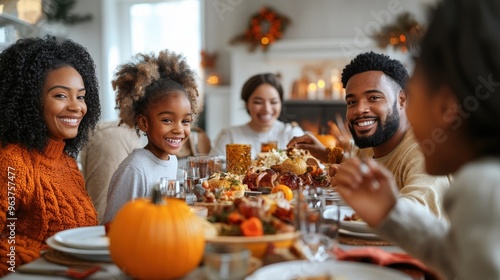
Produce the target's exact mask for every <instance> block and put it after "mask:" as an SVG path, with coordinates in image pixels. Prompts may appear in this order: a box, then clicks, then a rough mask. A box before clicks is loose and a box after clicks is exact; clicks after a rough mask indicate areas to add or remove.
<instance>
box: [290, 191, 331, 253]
mask: <svg viewBox="0 0 500 280" xmlns="http://www.w3.org/2000/svg"><path fill="white" fill-rule="evenodd" d="M295 197H296V202H295V203H296V205H295V208H294V211H295V213H294V217H295V226H296V228H297V229H298V230H299V231H300V240H299V244H300V245H301V247H302V252H303V253H304V255H305V256H306V257H307V259H309V260H310V261H325V260H327V259H334V258H335V255H334V250H335V248H336V247H337V244H338V243H337V240H338V239H337V237H338V229H339V223H340V221H339V219H338V215H339V212H338V207H337V206H335V205H330V206H326V200H325V194H324V193H323V190H322V189H321V188H314V187H309V186H304V187H300V188H299V190H298V192H297V194H296V196H295Z"/></svg>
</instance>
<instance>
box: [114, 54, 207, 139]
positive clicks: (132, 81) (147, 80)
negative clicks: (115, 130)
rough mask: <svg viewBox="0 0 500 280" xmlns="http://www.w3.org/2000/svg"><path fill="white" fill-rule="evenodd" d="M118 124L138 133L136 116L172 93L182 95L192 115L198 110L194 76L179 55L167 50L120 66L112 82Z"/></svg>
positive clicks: (138, 56) (199, 107)
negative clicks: (182, 93) (118, 118)
mask: <svg viewBox="0 0 500 280" xmlns="http://www.w3.org/2000/svg"><path fill="white" fill-rule="evenodd" d="M112 85H113V90H115V91H116V92H117V95H116V109H118V110H119V111H120V124H122V123H124V124H126V125H127V126H129V127H131V128H134V129H135V130H136V132H137V133H138V134H139V128H138V125H137V116H138V115H141V114H145V112H146V110H147V108H148V107H149V105H150V104H151V103H152V102H154V101H156V100H158V98H162V97H164V96H167V95H170V94H172V92H173V91H181V92H184V93H185V95H186V97H187V98H188V99H189V102H190V103H191V110H192V113H193V115H195V116H196V115H197V114H198V112H199V111H200V110H201V106H200V105H199V104H198V96H199V94H198V85H197V83H196V74H195V72H194V71H193V70H191V69H190V68H189V65H188V63H187V62H186V59H185V57H184V56H182V55H181V54H176V53H174V52H172V51H169V50H163V51H160V53H159V54H158V56H155V55H153V54H137V55H136V56H135V61H134V62H130V63H126V64H123V65H120V66H119V67H118V71H117V73H116V79H115V80H113V82H112Z"/></svg>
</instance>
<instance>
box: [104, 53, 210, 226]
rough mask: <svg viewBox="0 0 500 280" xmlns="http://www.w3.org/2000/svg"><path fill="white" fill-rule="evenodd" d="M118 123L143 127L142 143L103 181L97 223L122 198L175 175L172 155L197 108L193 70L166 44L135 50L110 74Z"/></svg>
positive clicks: (110, 215)
mask: <svg viewBox="0 0 500 280" xmlns="http://www.w3.org/2000/svg"><path fill="white" fill-rule="evenodd" d="M113 89H114V90H116V92H117V95H116V105H117V106H116V107H117V108H118V109H119V110H120V124H125V125H127V126H129V127H130V128H133V129H135V130H136V132H137V133H138V134H139V133H140V132H142V133H144V134H145V135H146V137H147V139H148V143H147V144H146V146H145V147H144V148H141V149H135V150H133V151H132V153H130V154H129V155H128V156H127V157H126V158H125V159H124V160H123V161H122V162H121V163H120V165H119V166H118V169H117V170H116V171H115V172H114V174H113V176H112V177H111V181H110V183H109V188H108V195H107V204H106V210H105V212H104V217H103V220H102V221H101V223H102V224H105V223H108V222H110V221H112V220H113V218H114V216H115V215H116V213H117V212H118V210H119V209H120V208H121V207H122V206H123V205H124V204H125V203H127V202H128V201H130V200H132V199H134V198H138V197H150V196H151V194H152V190H153V187H154V185H156V184H158V183H159V182H160V178H162V177H167V178H168V179H176V177H177V168H178V162H177V157H176V155H177V154H178V153H179V152H180V150H181V148H182V145H184V143H186V141H187V140H188V139H189V135H190V133H191V124H192V123H193V122H194V120H195V117H196V115H197V114H198V112H199V110H200V109H201V108H200V105H199V102H198V96H199V94H198V85H197V83H196V74H195V72H194V71H193V70H192V69H190V68H189V65H188V64H187V61H186V59H185V57H184V56H183V55H181V54H176V53H174V52H171V51H169V50H164V51H160V52H159V53H158V55H153V54H137V55H136V56H135V58H134V61H132V62H130V63H126V64H123V65H120V66H119V67H118V71H117V73H116V78H115V80H113Z"/></svg>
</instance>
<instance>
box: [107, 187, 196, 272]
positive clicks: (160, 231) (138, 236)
mask: <svg viewBox="0 0 500 280" xmlns="http://www.w3.org/2000/svg"><path fill="white" fill-rule="evenodd" d="M109 250H110V253H111V258H112V260H113V262H114V263H115V264H116V265H117V266H118V267H119V268H120V269H122V270H123V271H124V272H125V273H126V274H128V275H130V276H133V277H134V278H137V279H175V278H179V277H182V276H184V275H186V274H187V273H189V272H190V271H192V270H194V269H195V268H196V267H197V266H198V265H199V263H200V261H201V259H202V257H203V253H204V250H205V237H204V234H203V228H202V224H201V221H200V219H199V218H198V217H196V216H195V215H194V214H193V213H192V211H191V210H190V209H189V207H188V206H187V205H186V203H185V202H183V201H180V200H177V199H162V197H161V193H160V190H159V189H158V188H155V189H154V191H153V198H152V199H145V198H140V199H136V200H134V201H131V202H128V203H127V204H126V205H125V206H123V207H122V209H120V211H119V212H118V214H117V215H116V217H115V219H114V220H113V223H112V225H111V228H110V231H109Z"/></svg>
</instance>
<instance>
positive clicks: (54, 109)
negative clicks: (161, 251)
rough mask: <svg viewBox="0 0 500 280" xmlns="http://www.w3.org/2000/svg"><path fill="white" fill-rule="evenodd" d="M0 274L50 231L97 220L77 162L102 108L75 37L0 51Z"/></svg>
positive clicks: (34, 251) (37, 247) (33, 253)
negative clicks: (73, 39) (74, 39)
mask: <svg viewBox="0 0 500 280" xmlns="http://www.w3.org/2000/svg"><path fill="white" fill-rule="evenodd" d="M0 85H1V86H0V143H1V145H0V260H1V262H0V276H1V275H4V274H6V273H8V272H14V271H16V268H17V267H18V266H19V265H21V264H23V263H27V262H30V261H32V260H34V259H36V258H38V257H39V256H40V251H41V250H45V249H47V245H46V244H45V240H46V239H47V238H48V237H50V236H52V235H54V234H55V233H57V232H59V231H62V230H65V229H70V228H75V227H80V226H92V225H96V224H97V215H96V211H95V209H94V206H93V205H92V202H91V200H90V197H89V196H88V195H87V192H86V191H85V185H84V181H83V177H82V175H81V173H80V171H79V170H78V166H77V164H76V160H75V158H76V156H77V155H78V151H79V150H80V148H81V147H82V146H83V144H84V143H85V142H86V141H87V139H88V134H89V132H90V131H91V130H93V129H94V127H95V126H96V124H97V122H98V120H99V116H100V106H99V87H98V84H97V77H96V74H95V66H94V61H93V60H92V58H91V57H90V55H89V53H88V52H87V50H86V49H85V48H84V47H82V46H81V45H79V44H76V43H74V42H72V41H69V40H66V41H63V42H57V41H56V39H55V38H52V37H46V38H44V39H41V38H30V39H23V40H19V41H17V42H16V43H15V44H13V45H11V46H10V47H8V48H7V49H6V50H4V51H3V52H2V53H1V54H0Z"/></svg>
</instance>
